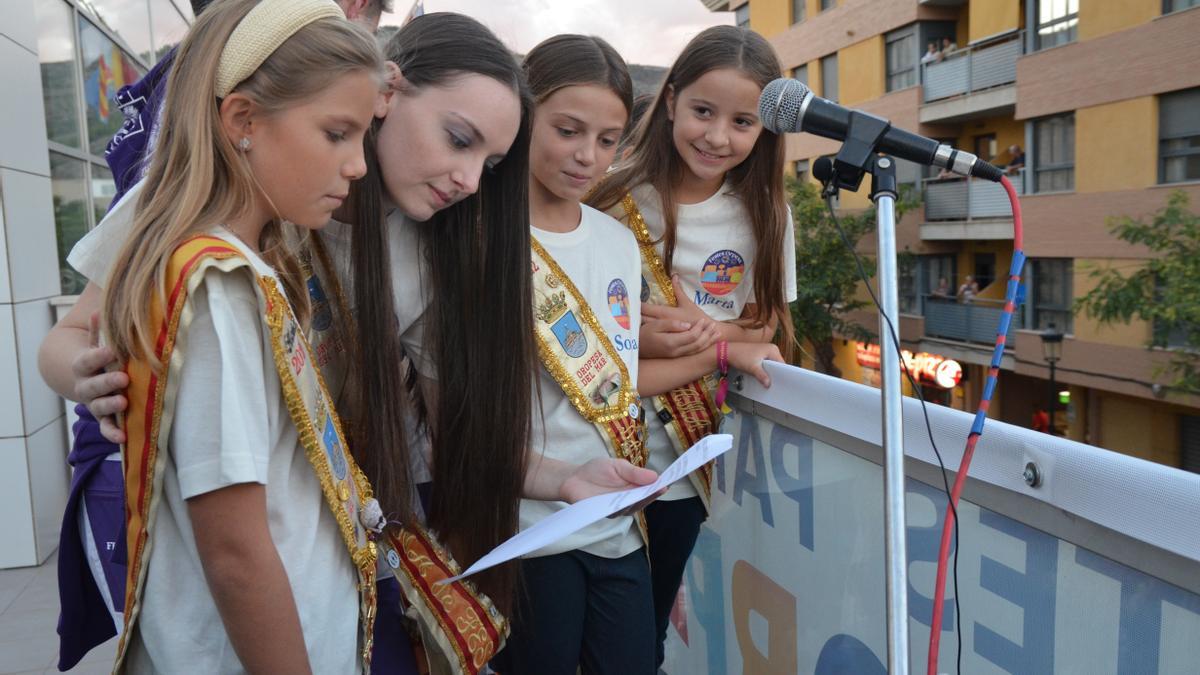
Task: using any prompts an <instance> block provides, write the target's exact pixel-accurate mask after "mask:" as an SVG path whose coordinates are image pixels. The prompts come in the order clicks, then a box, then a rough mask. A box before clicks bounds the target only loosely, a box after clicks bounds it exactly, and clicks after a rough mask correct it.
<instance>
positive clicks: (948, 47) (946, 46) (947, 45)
mask: <svg viewBox="0 0 1200 675" xmlns="http://www.w3.org/2000/svg"><path fill="white" fill-rule="evenodd" d="M956 51H958V43H957V42H955V41H954V39H953V38H948V37H944V38H942V51H941V52H939V54H940V56H939V58H938V61H941V60H942V59H945V58H946V57H947V56H950V55H951V54H953V53H954V52H956Z"/></svg>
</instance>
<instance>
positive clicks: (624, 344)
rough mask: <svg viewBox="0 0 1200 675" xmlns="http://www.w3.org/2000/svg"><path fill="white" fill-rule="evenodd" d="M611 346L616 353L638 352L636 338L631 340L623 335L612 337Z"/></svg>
mask: <svg viewBox="0 0 1200 675" xmlns="http://www.w3.org/2000/svg"><path fill="white" fill-rule="evenodd" d="M612 341H613V346H615V347H616V348H617V351H618V352H636V351H637V350H638V341H637V338H631V337H627V336H623V335H614V336H612Z"/></svg>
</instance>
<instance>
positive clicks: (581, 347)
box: [550, 310, 588, 359]
mask: <svg viewBox="0 0 1200 675" xmlns="http://www.w3.org/2000/svg"><path fill="white" fill-rule="evenodd" d="M550 330H551V331H553V332H554V337H556V338H558V344H560V345H562V348H563V351H565V352H566V353H567V356H570V357H571V358H573V359H577V358H579V357H581V356H583V354H584V352H586V351H587V347H588V344H587V336H586V335H584V334H583V329H582V328H580V327H579V321H578V320H577V319H576V318H575V312H573V311H571V310H567V313H566V314H563V315H562V316H561V317H559V319H558V321H555V322H554V325H553V326H551V327H550Z"/></svg>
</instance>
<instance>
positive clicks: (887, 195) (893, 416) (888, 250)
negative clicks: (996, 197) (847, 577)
mask: <svg viewBox="0 0 1200 675" xmlns="http://www.w3.org/2000/svg"><path fill="white" fill-rule="evenodd" d="M872 173H873V174H874V177H873V179H872V186H871V188H872V191H871V199H872V200H874V201H875V217H876V225H877V230H878V233H879V303H880V308H881V309H882V310H883V312H882V314H881V315H880V317H879V374H880V386H881V388H882V390H883V392H882V395H883V454H884V465H883V510H884V527H885V529H886V532H887V539H886V541H885V544H884V556H885V558H886V560H887V630H888V672H889V673H891V675H904V674H907V673H908V670H909V656H908V647H909V645H908V552H907V547H906V545H905V529H904V528H905V517H904V512H905V508H904V443H903V441H904V428H903V417H902V415H903V408H902V404H903V401H902V396H901V390H900V354H898V353H897V351H896V350H897V345H896V343H894V342H892V338H891V332H890V329H889V327H888V324H889V322H890V324H891V326H894V327H895V329H896V332H897V335H896V342H899V338H900V336H899V331H900V322H899V312H898V311H897V307H898V305H899V300H898V297H897V296H898V286H899V285H898V282H897V274H896V272H897V270H896V192H895V190H896V169H895V162H894V161H893V160H892V159H891V158H888V157H880V158H878V159H876V160H875V166H874V171H873V172H872Z"/></svg>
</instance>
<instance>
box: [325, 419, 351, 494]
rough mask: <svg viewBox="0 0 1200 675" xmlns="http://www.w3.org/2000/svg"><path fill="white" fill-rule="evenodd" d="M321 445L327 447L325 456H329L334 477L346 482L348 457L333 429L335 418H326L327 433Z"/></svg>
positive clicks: (335, 430)
mask: <svg viewBox="0 0 1200 675" xmlns="http://www.w3.org/2000/svg"><path fill="white" fill-rule="evenodd" d="M321 444H322V445H323V446H325V454H326V455H328V456H329V466H331V467H332V468H333V476H334V478H337V479H338V480H339V481H342V480H346V470H347V468H348V467H347V466H346V455H345V453H344V452H343V450H342V444H341V442H340V441H338V435H337V429H334V428H333V416H332V415H327V416H326V417H325V433H324V435H323V437H322V438H321Z"/></svg>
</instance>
